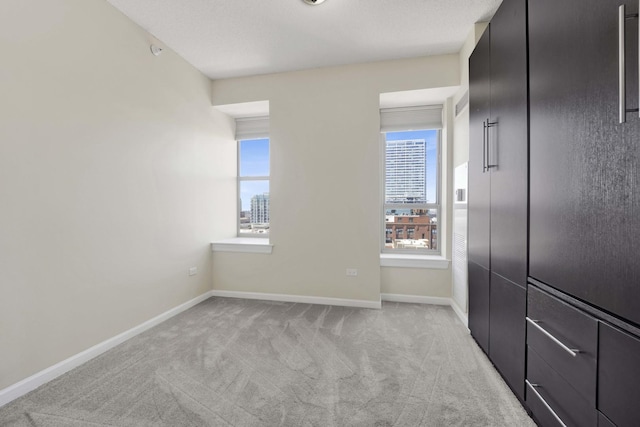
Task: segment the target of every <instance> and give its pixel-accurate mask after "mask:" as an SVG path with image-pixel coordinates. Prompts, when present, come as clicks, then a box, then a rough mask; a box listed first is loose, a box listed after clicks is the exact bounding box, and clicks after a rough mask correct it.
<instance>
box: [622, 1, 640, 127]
mask: <svg viewBox="0 0 640 427" xmlns="http://www.w3.org/2000/svg"><path fill="white" fill-rule="evenodd" d="M639 3H640V2H639ZM637 18H638V14H637V13H632V14H629V15H627V12H626V5H624V4H622V5H620V6H619V7H618V114H619V120H618V121H619V122H620V123H625V122H626V121H627V113H632V112H636V111H637V112H638V114H639V115H640V108H632V109H628V108H627V93H626V92H627V76H626V71H627V65H626V29H627V28H626V27H627V26H626V22H627V19H637ZM638 41H639V42H640V30H639V31H638ZM638 64H639V65H640V46H638ZM638 78H639V79H640V75H639V77H638ZM638 100H639V101H638V102H640V88H639V89H638Z"/></svg>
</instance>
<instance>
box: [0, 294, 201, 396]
mask: <svg viewBox="0 0 640 427" xmlns="http://www.w3.org/2000/svg"><path fill="white" fill-rule="evenodd" d="M211 296H212V294H211V291H209V292H206V293H204V294H202V295H200V296H199V297H196V298H194V299H192V300H190V301H187V302H185V303H184V304H181V305H179V306H177V307H174V308H172V309H171V310H169V311H166V312H164V313H162V314H160V315H158V316H156V317H154V318H153V319H150V320H147V321H146V322H144V323H142V324H140V325H138V326H135V327H133V328H131V329H129V330H128V331H125V332H123V333H121V334H119V335H116V336H115V337H112V338H109V339H108V340H106V341H103V342H101V343H99V344H96V345H94V346H93V347H91V348H89V349H87V350H85V351H83V352H81V353H78V354H76V355H74V356H71V357H70V358H68V359H65V360H63V361H62V362H59V363H56V364H55V365H53V366H50V367H48V368H47V369H44V370H42V371H40V372H38V373H36V374H34V375H31V376H30V377H28V378H25V379H24V380H22V381H20V382H17V383H15V384H13V385H10V386H9V387H7V388H5V389H2V390H0V407H2V406H4V405H6V404H7V403H9V402H11V401H13V400H15V399H17V398H19V397H20V396H23V395H25V394H27V393H29V392H30V391H32V390H35V389H36V388H38V387H40V386H41V385H43V384H45V383H47V382H49V381H51V380H53V379H55V378H57V377H59V376H60V375H62V374H64V373H66V372H68V371H70V370H71V369H73V368H76V367H78V366H80V365H82V364H83V363H85V362H88V361H89V360H91V359H93V358H94V357H97V356H99V355H101V354H102V353H104V352H105V351H107V350H110V349H112V348H113V347H115V346H117V345H118V344H121V343H123V342H125V341H126V340H128V339H130V338H133V337H135V336H136V335H138V334H141V333H142V332H144V331H146V330H147V329H150V328H152V327H154V326H156V325H158V324H159V323H162V322H164V321H165V320H167V319H169V318H171V317H173V316H175V315H176V314H179V313H182V312H183V311H185V310H188V309H189V308H191V307H193V306H194V305H196V304H199V303H201V302H202V301H204V300H206V299H208V298H210V297H211Z"/></svg>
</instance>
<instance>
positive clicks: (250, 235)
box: [236, 136, 271, 239]
mask: <svg viewBox="0 0 640 427" xmlns="http://www.w3.org/2000/svg"><path fill="white" fill-rule="evenodd" d="M259 139H266V140H268V141H269V175H258V176H240V162H241V160H242V159H241V158H240V157H241V155H240V145H241V143H242V141H255V140H259ZM236 153H237V154H236V198H237V214H236V237H243V238H244V237H246V238H249V239H268V238H269V236H270V234H271V137H269V136H267V137H259V138H245V139H238V140H236ZM250 181H267V182H268V183H269V229H268V230H267V231H266V232H265V233H240V213H241V212H242V197H241V195H240V187H241V183H242V182H250Z"/></svg>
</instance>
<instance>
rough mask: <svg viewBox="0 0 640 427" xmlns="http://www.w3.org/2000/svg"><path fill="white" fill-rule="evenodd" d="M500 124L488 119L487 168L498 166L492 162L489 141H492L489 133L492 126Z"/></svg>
mask: <svg viewBox="0 0 640 427" xmlns="http://www.w3.org/2000/svg"><path fill="white" fill-rule="evenodd" d="M495 126H498V122H490V121H489V119H487V170H489V169H491V168H496V167H498V165H497V164H496V165H492V164H491V163H490V160H491V152H490V151H489V143H490V138H489V136H490V134H489V129H490V128H492V127H495Z"/></svg>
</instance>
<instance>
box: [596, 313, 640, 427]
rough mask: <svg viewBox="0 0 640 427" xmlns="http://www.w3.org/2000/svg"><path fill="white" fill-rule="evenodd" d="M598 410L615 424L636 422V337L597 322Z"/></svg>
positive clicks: (639, 346) (639, 396) (639, 345)
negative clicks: (598, 326) (598, 337)
mask: <svg viewBox="0 0 640 427" xmlns="http://www.w3.org/2000/svg"><path fill="white" fill-rule="evenodd" d="M598 409H599V410H600V412H602V413H603V414H604V415H606V416H607V417H608V418H609V419H610V420H611V421H613V422H614V423H615V424H616V425H617V426H618V427H631V426H639V425H640V339H638V338H636V337H634V336H631V335H629V334H627V333H625V332H622V331H620V330H618V329H615V328H613V327H611V326H609V325H607V324H605V323H601V324H600V341H599V359H598Z"/></svg>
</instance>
